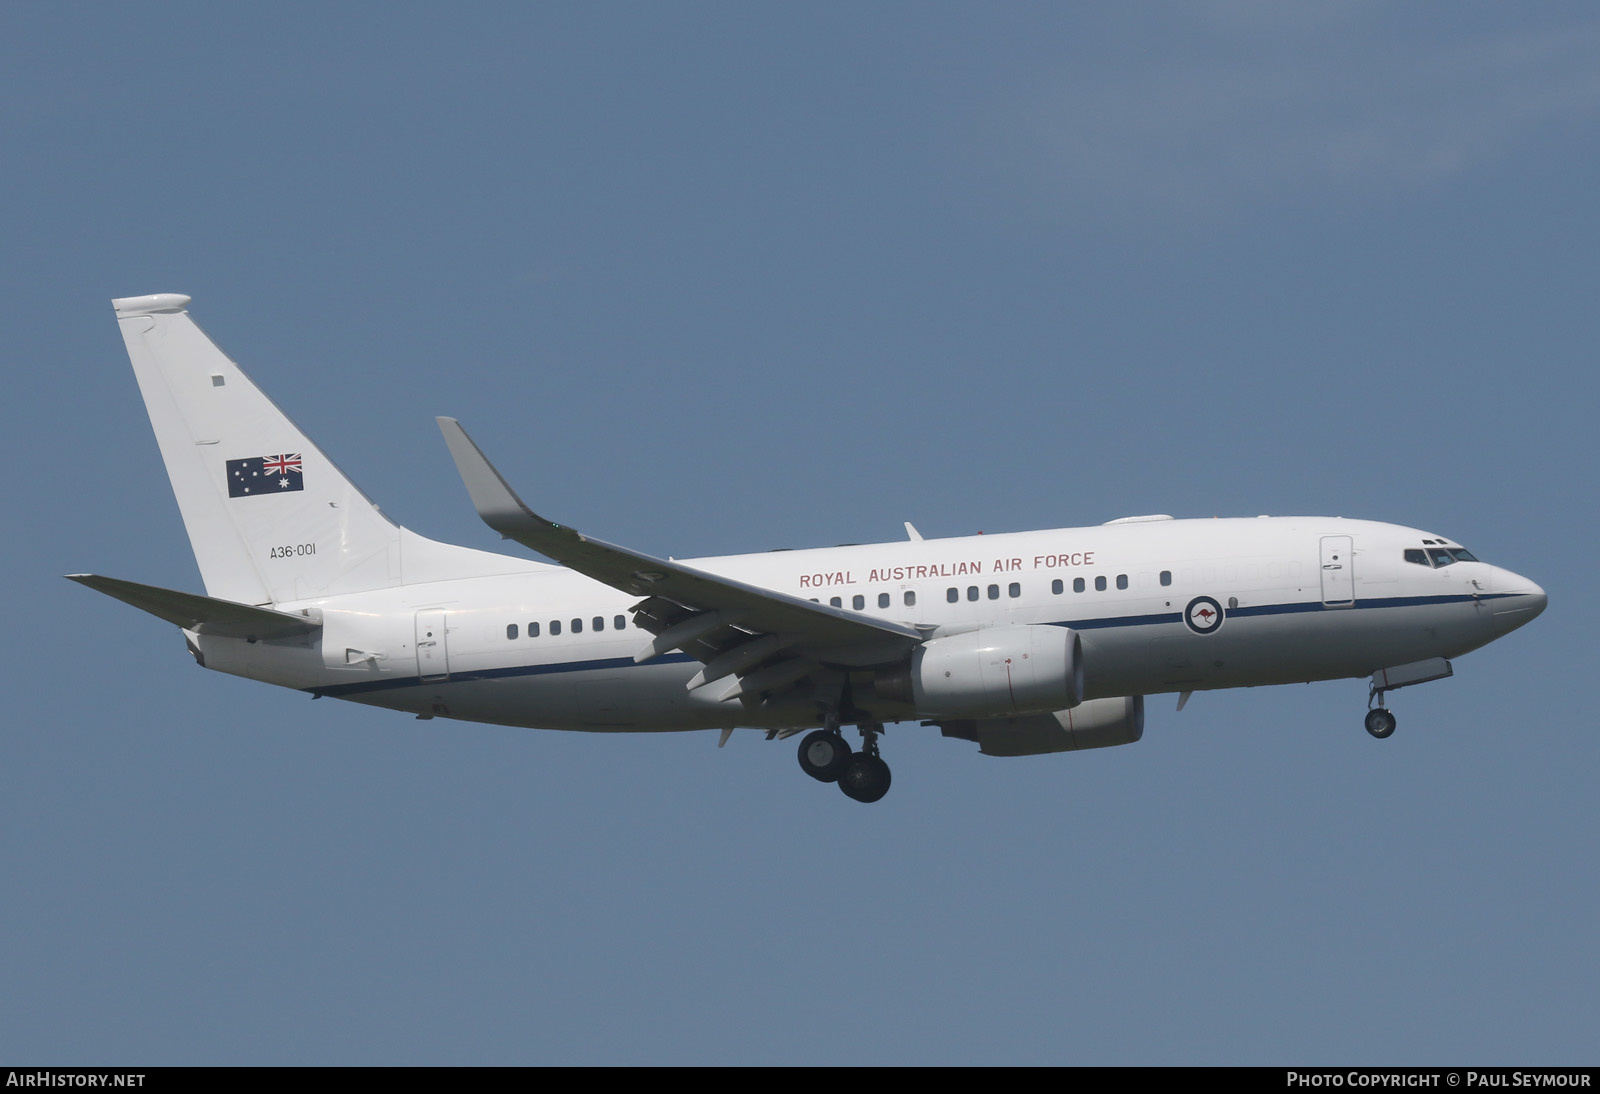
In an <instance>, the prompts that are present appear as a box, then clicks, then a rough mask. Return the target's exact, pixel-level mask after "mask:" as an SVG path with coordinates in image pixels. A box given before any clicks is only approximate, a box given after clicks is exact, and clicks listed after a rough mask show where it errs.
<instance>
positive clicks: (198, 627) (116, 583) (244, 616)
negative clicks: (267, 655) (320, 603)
mask: <svg viewBox="0 0 1600 1094" xmlns="http://www.w3.org/2000/svg"><path fill="white" fill-rule="evenodd" d="M67 577H68V578H70V579H71V580H73V581H76V582H77V583H78V584H80V585H87V586H89V588H91V589H94V590H96V591H98V592H102V593H105V594H106V595H107V596H112V597H116V598H117V599H118V600H120V601H122V602H123V603H124V604H132V605H133V606H134V607H135V608H138V609H139V610H140V611H145V612H149V613H150V614H151V615H153V616H155V617H156V618H158V619H165V620H166V621H167V622H168V623H175V624H177V625H178V626H180V627H182V628H183V629H184V630H188V631H197V632H199V633H201V634H214V635H218V636H220V637H223V638H250V639H257V638H259V639H269V638H289V637H291V636H293V635H297V634H311V633H312V632H314V631H315V630H317V628H319V627H321V626H322V621H321V620H320V619H313V618H311V617H309V616H303V615H290V614H289V613H288V612H280V611H274V610H273V609H271V608H257V607H255V606H254V605H251V604H235V603H234V602H233V601H231V600H217V599H214V598H213V597H209V596H199V595H197V594H195V593H180V592H178V591H177V590H175V589H163V588H160V587H158V586H155V585H141V584H139V583H138V582H137V581H121V580H119V579H117V578H114V577H101V576H100V575H99V574H68V575H67Z"/></svg>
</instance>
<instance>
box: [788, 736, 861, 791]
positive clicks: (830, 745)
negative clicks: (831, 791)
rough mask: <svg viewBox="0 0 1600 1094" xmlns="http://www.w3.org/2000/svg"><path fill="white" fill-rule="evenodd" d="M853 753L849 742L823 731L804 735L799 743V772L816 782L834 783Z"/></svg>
mask: <svg viewBox="0 0 1600 1094" xmlns="http://www.w3.org/2000/svg"><path fill="white" fill-rule="evenodd" d="M854 755H855V753H854V752H852V751H850V742H849V741H847V740H845V739H844V738H843V737H841V736H840V735H839V734H837V733H830V732H828V731H827V730H825V729H819V730H816V731H815V732H813V733H808V734H806V737H805V740H803V741H801V742H800V770H801V771H804V772H805V773H806V774H807V775H810V776H811V777H812V778H813V779H816V780H817V781H818V782H824V783H834V782H838V781H839V775H840V774H841V773H842V772H843V771H844V769H845V766H846V765H847V764H849V762H850V758H851V757H852V756H854Z"/></svg>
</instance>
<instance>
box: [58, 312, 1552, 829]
mask: <svg viewBox="0 0 1600 1094" xmlns="http://www.w3.org/2000/svg"><path fill="white" fill-rule="evenodd" d="M188 303H189V298H188V297H187V296H180V295H177V294H174V293H161V294H157V295H154V296H138V297H130V298H127V299H123V300H116V301H113V305H114V307H115V308H116V314H117V321H118V323H119V325H120V326H121V328H122V337H123V340H124V341H125V342H126V344H127V348H128V356H129V357H130V358H131V359H132V361H133V369H134V373H135V374H136V375H137V377H138V380H139V388H140V391H141V392H142V393H143V395H144V401H145V407H146V409H147V410H148V411H149V414H150V423H151V425H152V426H153V427H154V429H155V434H156V439H157V441H158V442H159V444H160V447H161V455H162V458H163V459H164V460H165V462H166V466H167V474H168V476H169V477H170V478H171V480H172V489H173V492H174V493H175V494H176V495H177V498H178V506H179V508H180V510H181V511H182V513H183V521H184V525H185V527H186V528H187V529H188V532H189V540H190V543H191V544H192V545H193V547H194V553H195V558H196V560H197V561H198V562H199V565H200V574H201V577H202V578H203V580H204V581H205V587H206V595H205V596H198V595H195V594H193V593H184V592H176V591H173V590H170V589H161V588H156V587H154V586H150V585H141V584H137V583H134V582H131V581H122V580H118V579H115V578H107V577H99V576H96V575H92V574H76V575H72V578H73V580H74V581H79V582H81V583H83V584H84V585H87V586H89V587H90V588H93V589H98V590H99V591H101V592H103V593H106V594H108V595H110V596H113V597H116V598H117V599H119V600H122V601H125V602H127V603H129V604H132V605H133V606H134V607H137V608H141V609H143V610H144V611H147V612H149V613H151V614H153V615H156V616H159V617H160V618H162V619H164V620H167V621H168V622H170V623H175V624H177V625H178V626H179V627H181V628H182V629H183V632H184V636H185V638H186V639H187V642H188V646H189V652H190V653H191V654H193V655H194V658H195V660H196V661H198V662H199V663H200V664H201V665H202V666H204V667H206V668H210V669H217V670H219V671H221V672H227V673H233V674H234V675H237V676H247V677H250V678H251V679H255V680H264V681H266V682H268V683H272V684H279V685H282V686H284V687H290V688H297V689H299V690H301V691H305V692H309V693H310V694H312V695H313V696H318V697H320V696H324V695H332V696H337V697H338V698H341V699H352V700H355V701H356V702H361V703H371V704H374V705H376V706H383V707H392V708H394V709H396V710H404V711H409V712H411V713H414V714H416V715H417V716H418V717H419V718H433V717H440V718H458V719H463V720H468V721H481V722H495V723H499V724H502V725H512V726H527V727H530V728H538V729H570V730H587V731H596V732H650V731H657V730H683V729H720V730H722V731H723V734H722V741H723V743H726V741H727V738H728V736H729V734H730V733H731V732H732V730H733V729H734V727H740V726H742V727H751V728H758V729H763V730H765V731H766V732H767V737H768V739H772V738H781V737H788V736H790V735H792V734H795V733H799V732H802V731H805V730H812V732H810V733H809V734H808V735H807V736H806V737H805V738H804V740H803V741H802V742H801V745H800V766H801V768H802V769H803V770H804V771H805V772H806V774H808V775H810V776H812V777H813V778H815V779H818V780H821V781H823V782H836V783H838V784H839V786H840V788H841V789H843V791H844V792H845V793H846V794H847V795H849V796H850V797H851V798H854V799H855V800H857V801H864V802H870V801H877V800H878V799H879V798H881V797H883V795H884V794H885V793H886V792H887V791H888V789H889V768H888V765H887V764H886V763H884V761H883V759H882V758H881V757H880V755H879V748H878V737H879V735H880V734H881V733H882V732H883V727H884V724H885V723H887V722H903V721H920V722H921V723H922V724H924V725H937V726H939V727H940V729H941V731H942V732H943V734H944V735H945V736H947V737H959V738H962V739H965V740H969V741H974V742H976V743H977V744H978V746H979V748H980V749H981V751H983V752H985V753H987V754H989V755H994V756H1025V755H1034V754H1039V753H1045V752H1063V751H1069V750H1073V749H1080V748H1100V747H1103V746H1107V745H1120V744H1129V743H1131V742H1134V741H1137V740H1139V738H1140V736H1141V735H1142V734H1143V731H1144V713H1145V711H1144V697H1145V696H1147V695H1153V694H1158V693H1162V692H1175V693H1178V694H1179V695H1180V698H1179V700H1178V707H1179V709H1181V708H1182V706H1183V704H1184V702H1185V701H1187V699H1188V697H1189V694H1190V693H1191V692H1194V691H1202V690H1210V689H1213V688H1234V687H1254V686H1259V685H1263V684H1289V683H1299V682H1304V681H1310V680H1329V679H1337V678H1343V677H1363V676H1371V678H1372V679H1371V686H1370V689H1369V692H1368V699H1367V707H1368V712H1367V718H1366V727H1367V731H1368V732H1370V733H1371V734H1372V735H1373V736H1374V737H1387V736H1389V735H1390V734H1391V733H1393V732H1394V726H1395V720H1394V716H1393V715H1392V714H1391V713H1390V712H1389V711H1388V709H1387V707H1386V705H1385V698H1384V697H1385V693H1386V692H1388V691H1390V690H1393V689H1394V688H1397V687H1402V686H1405V685H1408V684H1414V683H1422V682H1425V681H1428V680H1436V679H1439V678H1441V677H1445V676H1449V675H1450V673H1451V667H1450V662H1449V660H1448V659H1449V658H1452V657H1459V656H1461V655H1462V654H1464V653H1467V652H1469V651H1471V650H1475V649H1477V648H1478V647H1479V646H1483V645H1486V644H1487V643H1489V642H1492V641H1494V639H1496V638H1498V637H1500V636H1501V635H1503V634H1506V633H1507V632H1509V631H1512V630H1515V629H1516V628H1517V627H1520V626H1522V625H1523V624H1524V623H1526V622H1528V621H1529V620H1531V619H1532V618H1534V616H1536V615H1538V614H1539V613H1540V612H1541V611H1543V610H1544V606H1545V594H1544V590H1542V589H1540V588H1539V586H1537V585H1535V584H1534V583H1533V582H1531V581H1529V580H1528V579H1527V578H1525V577H1519V576H1517V575H1516V574H1514V573H1512V572H1510V571H1509V570H1503V569H1500V568H1498V567H1495V566H1491V565H1489V564H1487V563H1484V562H1480V561H1478V560H1477V559H1476V558H1474V557H1473V556H1472V555H1471V554H1470V553H1468V552H1467V551H1466V550H1464V549H1463V548H1462V547H1461V546H1460V545H1459V544H1457V543H1456V542H1454V541H1453V540H1449V539H1446V538H1444V537H1443V536H1439V535H1435V534H1434V533H1432V532H1423V531H1418V530H1417V529H1414V528H1404V527H1401V526H1398V525H1393V524H1379V523H1375V522H1372V521H1362V520H1344V519H1342V518H1337V517H1331V518H1330V517H1257V518H1254V519H1229V520H1215V519H1213V520H1173V519H1172V518H1171V517H1167V516H1147V517H1128V518H1124V519H1122V520H1115V521H1112V522H1110V523H1109V524H1105V525H1100V526H1098V527H1091V528H1060V529H1055V530H1053V531H1045V532H1017V533H1011V534H1003V535H983V536H966V537H960V538H955V539H938V540H928V539H923V538H922V537H921V536H920V535H918V534H917V532H916V530H915V529H914V528H912V527H911V525H910V524H907V525H906V531H907V533H908V539H907V540H906V541H904V542H899V543H878V544H868V545H860V546H849V547H832V548H824V549H817V550H803V551H778V552H770V553H766V554H756V555H732V556H728V557H724V558H704V559H690V560H687V561H676V560H669V559H663V558H655V557H652V556H650V555H646V554H641V553H639V552H638V551H633V550H629V549H627V548H624V547H617V546H614V545H612V544H609V543H606V542H604V541H602V540H597V539H592V538H590V537H589V536H586V535H582V534H580V533H579V532H576V531H574V530H573V529H571V528H567V527H564V526H563V525H560V524H554V523H552V522H551V521H549V520H546V519H544V518H543V517H540V516H538V515H536V514H535V513H533V512H532V511H531V510H530V509H528V507H527V506H526V505H524V504H523V503H522V501H521V499H519V498H518V497H517V495H516V494H515V493H514V492H513V491H512V489H511V487H510V486H508V485H507V484H506V482H505V480H504V479H502V478H501V477H500V475H499V473H498V472H496V471H495V469H494V468H493V467H492V466H491V465H490V463H489V461H488V460H487V459H486V458H485V457H484V455H483V453H482V452H481V451H479V449H478V448H477V446H476V445H475V444H473V442H472V441H471V439H469V438H468V436H467V434H466V432H465V431H464V430H463V429H462V428H461V426H460V425H459V424H458V423H456V422H455V421H454V420H452V419H449V418H440V419H439V426H440V428H441V429H442V430H443V432H444V439H445V443H446V444H447V445H448V446H449V449H450V454H451V456H453V457H454V459H455V462H456V466H457V469H458V470H459V471H460V473H461V477H462V479H463V480H464V481H465V483H466V488H467V491H468V493H469V494H470V495H471V497H472V501H473V504H474V505H476V506H477V509H478V513H479V515H481V516H482V517H483V519H484V521H485V522H487V523H488V525H489V526H490V527H491V528H493V529H495V530H496V531H497V532H499V533H500V534H501V535H502V536H504V537H505V538H507V539H513V540H516V541H517V542H518V543H521V544H522V545H524V546H525V547H527V548H529V549H531V550H533V551H535V552H537V553H539V554H541V555H544V556H545V557H547V558H550V559H552V560H554V562H555V565H549V564H545V563H539V562H533V561H529V560H525V559H521V558H514V557H510V556H507V555H499V554H491V553H488V552H485V551H476V550H471V549H468V548H465V547H455V546H451V545H449V544H444V543H437V542H434V541H433V540H429V539H424V538H423V537H422V536H419V535H417V534H415V533H414V532H411V531H408V530H407V529H405V528H401V527H399V526H398V525H396V524H394V523H393V522H391V521H390V520H389V519H388V518H387V517H385V516H384V515H383V514H382V513H381V512H379V511H378V509H377V507H376V506H374V505H373V504H372V503H371V502H370V501H369V500H367V498H366V496H365V495H363V494H362V493H361V491H359V490H358V489H356V487H355V486H354V485H353V484H352V483H351V482H350V481H349V480H348V479H347V478H345V477H344V475H343V474H342V473H341V472H340V471H339V469H338V468H337V467H335V466H334V464H333V463H332V461H330V460H329V459H328V457H327V456H325V455H324V454H323V453H322V452H321V451H320V450H319V449H318V448H317V447H316V445H315V444H313V443H312V442H311V440H310V439H309V438H307V437H306V436H305V435H304V434H303V433H301V432H300V430H299V429H298V428H297V427H296V426H295V425H294V424H293V423H292V422H290V421H289V419H288V418H287V417H286V416H285V415H284V414H283V413H282V412H281V411H280V410H279V409H278V408H277V407H276V406H275V405H274V404H273V403H272V402H271V400H269V399H268V398H267V397H266V396H265V395H263V394H262V392H261V391H260V389H258V388H257V387H256V386H255V384H254V383H252V382H251V381H250V379H249V378H248V377H247V376H245V374H244V373H243V372H242V371H240V369H239V367H238V366H237V365H235V364H234V363H233V362H232V361H231V360H229V359H228V358H227V357H226V356H224V355H223V354H222V352H221V351H220V350H218V349H217V347H216V346H215V345H213V344H212V342H211V341H210V339H209V338H207V337H206V335H205V334H204V333H203V332H202V331H201V330H200V328H199V327H198V326H196V325H195V323H194V321H193V320H192V319H190V318H189V315H188V312H187V311H186V310H185V309H186V307H187V306H188ZM844 726H855V727H856V728H857V729H858V730H859V732H860V736H861V746H860V748H858V749H857V748H852V747H851V745H850V744H849V743H848V742H847V741H846V739H845V737H844V735H843V733H842V732H841V729H842V727H844Z"/></svg>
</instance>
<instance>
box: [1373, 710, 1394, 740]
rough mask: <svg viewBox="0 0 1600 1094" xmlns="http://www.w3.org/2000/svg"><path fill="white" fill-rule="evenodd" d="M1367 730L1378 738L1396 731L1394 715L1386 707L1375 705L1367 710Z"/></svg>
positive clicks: (1381, 738) (1380, 738)
mask: <svg viewBox="0 0 1600 1094" xmlns="http://www.w3.org/2000/svg"><path fill="white" fill-rule="evenodd" d="M1367 732H1368V733H1370V734H1372V735H1373V736H1374V737H1376V738H1378V740H1380V741H1381V740H1383V739H1384V738H1385V737H1388V736H1389V735H1391V734H1392V733H1394V715H1393V714H1390V713H1389V711H1388V710H1387V709H1386V708H1384V707H1373V708H1372V709H1371V710H1369V711H1367Z"/></svg>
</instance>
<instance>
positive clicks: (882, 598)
mask: <svg viewBox="0 0 1600 1094" xmlns="http://www.w3.org/2000/svg"><path fill="white" fill-rule="evenodd" d="M888 606H889V594H888V593H879V594H878V607H880V608H887V607H888Z"/></svg>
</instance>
